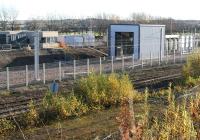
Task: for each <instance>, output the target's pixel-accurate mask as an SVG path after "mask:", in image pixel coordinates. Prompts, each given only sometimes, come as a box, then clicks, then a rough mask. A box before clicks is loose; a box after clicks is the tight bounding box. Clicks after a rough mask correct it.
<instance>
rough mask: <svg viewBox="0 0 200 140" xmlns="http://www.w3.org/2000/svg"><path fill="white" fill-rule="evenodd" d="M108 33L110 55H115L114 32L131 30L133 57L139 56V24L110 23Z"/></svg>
mask: <svg viewBox="0 0 200 140" xmlns="http://www.w3.org/2000/svg"><path fill="white" fill-rule="evenodd" d="M108 30H109V31H108V32H109V34H108V40H109V43H108V44H109V47H110V55H111V56H115V34H116V32H133V33H134V41H133V46H134V57H135V59H138V58H139V44H140V43H139V34H140V33H139V24H131V25H123V24H122V25H121V24H116V25H110V27H109V29H108Z"/></svg>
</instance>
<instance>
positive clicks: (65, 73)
mask: <svg viewBox="0 0 200 140" xmlns="http://www.w3.org/2000/svg"><path fill="white" fill-rule="evenodd" d="M186 57H187V55H180V54H176V55H173V56H164V57H163V58H162V59H161V58H159V57H158V58H155V57H150V58H149V59H141V60H136V59H135V58H134V56H122V57H120V58H113V57H100V58H91V59H83V60H74V61H58V62H55V63H46V64H40V65H39V78H38V76H36V73H35V71H34V66H33V65H26V66H19V67H7V68H6V69H2V70H1V71H0V89H7V90H10V89H13V88H15V87H19V86H21V87H23V86H24V87H25V86H29V85H32V84H41V83H43V84H46V83H47V82H49V81H53V80H59V81H62V80H64V79H76V78H77V77H80V76H86V75H88V74H89V73H91V72H94V73H112V72H119V71H122V72H124V71H126V70H129V69H130V68H132V69H135V70H141V69H144V68H151V67H155V66H168V65H176V64H182V63H184V62H185V60H186ZM36 77H37V80H35V79H36ZM38 79H40V80H38Z"/></svg>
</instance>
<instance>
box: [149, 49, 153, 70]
mask: <svg viewBox="0 0 200 140" xmlns="http://www.w3.org/2000/svg"><path fill="white" fill-rule="evenodd" d="M150 65H151V67H152V65H153V64H152V53H151V52H150Z"/></svg>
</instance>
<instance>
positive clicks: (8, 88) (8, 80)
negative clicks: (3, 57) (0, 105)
mask: <svg viewBox="0 0 200 140" xmlns="http://www.w3.org/2000/svg"><path fill="white" fill-rule="evenodd" d="M6 79H7V90H10V75H9V67H7V68H6Z"/></svg>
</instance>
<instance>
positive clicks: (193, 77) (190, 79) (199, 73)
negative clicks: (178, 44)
mask: <svg viewBox="0 0 200 140" xmlns="http://www.w3.org/2000/svg"><path fill="white" fill-rule="evenodd" d="M182 73H183V76H184V78H185V83H186V85H189V86H194V85H196V84H197V83H199V82H200V50H195V51H194V52H193V53H192V54H190V55H189V56H188V58H187V62H186V64H185V65H184V66H183V72H182Z"/></svg>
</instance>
